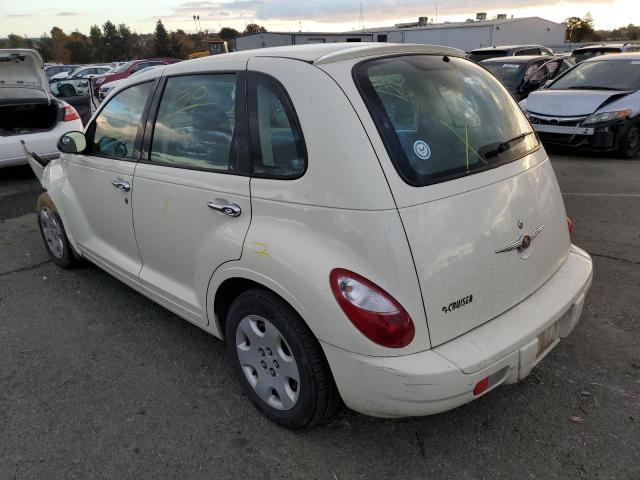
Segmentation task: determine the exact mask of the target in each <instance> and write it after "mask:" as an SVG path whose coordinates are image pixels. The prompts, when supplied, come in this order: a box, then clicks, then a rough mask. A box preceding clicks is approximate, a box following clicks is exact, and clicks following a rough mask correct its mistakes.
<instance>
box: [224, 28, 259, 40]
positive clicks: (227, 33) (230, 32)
mask: <svg viewBox="0 0 640 480" xmlns="http://www.w3.org/2000/svg"><path fill="white" fill-rule="evenodd" d="M247 27H248V25H247ZM265 31H266V30H265ZM238 35H240V32H239V31H238V30H236V29H235V28H230V27H222V28H221V29H220V32H219V33H218V36H219V37H220V38H221V39H222V40H225V41H227V42H231V40H233V39H234V38H236V37H237V36H238Z"/></svg>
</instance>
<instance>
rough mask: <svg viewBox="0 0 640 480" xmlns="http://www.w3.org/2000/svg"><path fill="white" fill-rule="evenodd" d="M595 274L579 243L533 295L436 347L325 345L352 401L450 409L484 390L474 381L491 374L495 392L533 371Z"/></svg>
mask: <svg viewBox="0 0 640 480" xmlns="http://www.w3.org/2000/svg"><path fill="white" fill-rule="evenodd" d="M591 278H592V262H591V258H590V257H589V255H588V254H587V253H586V252H584V251H583V250H581V249H579V248H577V247H572V249H571V252H570V254H569V256H568V257H567V260H566V261H565V263H564V264H563V265H562V267H561V268H560V269H559V270H558V272H556V274H555V275H554V276H553V277H552V278H551V279H550V280H549V281H547V283H545V284H544V285H543V286H542V287H541V288H540V289H538V291H536V292H535V293H534V294H532V295H531V296H529V297H528V298H527V299H526V300H524V301H523V302H521V303H520V304H518V305H516V306H515V307H513V308H512V309H511V310H509V311H507V312H505V313H503V314H502V315H500V316H499V317H497V318H494V319H493V320H491V321H490V322H488V323H486V324H484V325H481V326H480V327H478V328H475V329H474V330H472V331H470V332H468V333H466V334H464V335H461V336H460V337H458V338H456V339H454V340H451V341H449V342H447V343H445V344H442V345H440V346H438V347H436V348H433V349H431V350H427V351H424V352H420V353H416V354H412V355H405V356H400V357H368V356H364V355H359V354H356V353H352V352H348V351H345V350H342V349H339V348H336V347H334V346H332V345H329V344H326V343H323V344H322V347H323V349H324V351H325V354H326V356H327V360H328V361H329V364H330V366H331V370H332V372H333V376H334V379H335V381H336V384H337V386H338V389H339V391H340V394H341V395H342V399H343V400H344V402H345V404H346V405H347V406H348V407H349V408H351V409H353V410H356V411H358V412H361V413H364V414H367V415H372V416H379V417H404V416H418V415H431V414H435V413H440V412H444V411H446V410H450V409H452V408H455V407H458V406H460V405H463V404H465V403H468V402H470V401H472V400H474V399H475V398H478V397H477V396H475V395H474V394H473V389H474V386H475V385H476V384H477V383H478V382H479V381H480V380H482V379H484V378H487V377H488V378H489V388H488V390H486V391H487V392H488V391H490V390H491V389H493V388H495V387H497V386H498V385H501V384H506V383H514V382H517V381H519V380H521V379H523V378H524V377H526V376H527V375H528V374H529V372H530V371H531V369H532V368H533V367H534V366H535V365H536V364H537V363H538V362H539V361H540V360H542V358H544V356H545V355H546V354H547V353H548V352H549V351H550V350H551V349H553V347H555V345H557V343H558V342H559V340H560V339H561V338H563V337H566V336H567V335H569V333H571V331H572V330H573V328H574V327H575V325H576V324H577V323H578V320H579V319H580V316H581V314H582V308H583V305H584V298H585V295H586V293H587V291H588V290H589V287H590V286H591ZM552 325H555V329H556V330H555V331H556V332H557V333H556V336H555V337H554V340H553V341H552V342H551V343H550V344H549V346H548V347H546V348H545V349H544V350H542V351H541V352H540V353H539V342H540V341H541V338H540V337H541V334H543V333H544V332H547V331H548V330H549V328H550V327H551V326H552ZM485 393H486V392H485ZM482 395H484V393H483V394H482Z"/></svg>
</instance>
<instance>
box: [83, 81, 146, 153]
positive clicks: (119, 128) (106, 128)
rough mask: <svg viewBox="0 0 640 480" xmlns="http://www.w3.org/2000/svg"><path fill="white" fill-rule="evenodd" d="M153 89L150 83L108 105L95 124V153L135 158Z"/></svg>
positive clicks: (119, 95)
mask: <svg viewBox="0 0 640 480" xmlns="http://www.w3.org/2000/svg"><path fill="white" fill-rule="evenodd" d="M150 90H151V83H150V82H147V83H142V84H140V85H134V86H133V87H129V88H127V89H126V90H123V91H122V92H120V93H118V94H117V95H116V96H115V97H113V98H112V99H111V100H110V101H109V103H107V105H105V107H104V108H103V109H102V111H101V112H100V114H99V115H98V117H97V118H96V121H95V124H94V125H95V127H94V128H95V129H94V133H93V142H92V148H91V151H92V152H93V153H94V154H97V155H104V156H107V157H115V158H122V159H134V145H135V141H136V135H137V134H138V127H139V125H140V120H141V118H142V113H143V112H144V108H145V105H146V103H147V98H148V96H149V92H150Z"/></svg>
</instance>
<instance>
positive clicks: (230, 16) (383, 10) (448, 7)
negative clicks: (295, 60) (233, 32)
mask: <svg viewBox="0 0 640 480" xmlns="http://www.w3.org/2000/svg"><path fill="white" fill-rule="evenodd" d="M547 1H548V3H547V6H552V5H559V4H562V3H564V0H547ZM600 2H602V0H583V2H582V3H600ZM360 4H361V1H360V0H298V1H291V0H229V1H224V0H209V1H207V0H189V1H186V2H183V3H181V4H179V5H178V6H176V7H174V9H173V11H172V12H171V13H170V14H169V15H164V16H162V18H163V19H165V18H166V19H172V20H184V19H187V18H191V17H192V15H194V14H196V15H200V17H201V18H208V19H216V18H218V19H225V20H234V19H236V20H238V19H257V20H260V21H263V22H264V21H273V20H288V21H292V20H315V21H321V22H337V23H341V22H344V21H345V19H346V18H348V19H354V20H355V19H357V18H358V17H359V15H360ZM362 4H363V6H364V16H365V19H366V20H367V21H384V20H386V19H389V18H409V17H413V16H415V17H416V18H417V17H418V16H421V15H426V16H430V15H432V14H433V13H435V12H434V10H435V3H434V2H425V1H424V0H366V1H364V2H362ZM537 5H539V2H537V1H536V0H470V1H465V0H438V10H439V12H440V14H441V15H453V14H468V15H472V14H473V13H475V12H479V11H480V12H481V11H486V10H490V11H494V12H495V11H496V10H503V11H504V12H505V13H509V9H516V8H524V7H532V6H537ZM156 18H157V17H156Z"/></svg>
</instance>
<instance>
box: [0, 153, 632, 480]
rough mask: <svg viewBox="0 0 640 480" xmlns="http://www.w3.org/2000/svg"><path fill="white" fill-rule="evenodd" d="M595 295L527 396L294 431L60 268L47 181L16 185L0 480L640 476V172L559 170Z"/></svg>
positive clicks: (225, 375) (516, 392) (207, 344)
mask: <svg viewBox="0 0 640 480" xmlns="http://www.w3.org/2000/svg"><path fill="white" fill-rule="evenodd" d="M553 165H554V168H555V170H556V174H557V176H558V180H559V182H560V186H561V189H562V191H563V194H564V199H565V204H566V208H567V213H568V214H569V216H570V217H571V218H572V219H573V221H574V225H575V226H574V233H573V241H574V243H576V244H577V245H579V246H581V247H583V248H585V249H586V250H587V251H588V252H589V253H590V254H591V255H592V257H593V260H594V280H593V286H592V288H591V291H590V293H589V295H588V297H587V300H586V304H585V310H584V314H583V317H582V320H581V322H580V323H579V324H578V326H577V327H576V329H575V331H574V332H573V334H572V335H571V336H570V337H569V338H567V339H565V340H564V341H563V342H561V343H560V345H559V346H558V347H557V348H556V349H555V350H553V351H552V352H551V353H550V354H549V356H547V357H546V359H545V360H544V361H543V362H542V363H541V364H540V365H539V366H538V367H537V368H536V369H534V371H533V373H532V374H531V375H530V376H529V377H528V378H527V379H526V381H524V382H522V383H521V384H517V385H511V386H506V387H501V388H498V389H496V390H494V391H493V392H491V393H489V394H488V395H486V396H484V397H482V398H480V399H479V400H477V401H475V402H472V403H471V404H469V405H466V406H464V407H461V408H458V409H455V410H452V411H450V412H447V413H444V414H441V415H437V416H432V417H424V418H413V419H399V420H385V419H376V418H369V417H365V416H362V415H358V414H356V413H353V412H350V411H347V410H343V411H342V412H341V413H340V415H339V416H338V417H337V418H335V419H334V420H332V421H331V422H330V423H329V424H328V425H322V426H320V427H318V428H316V429H314V430H312V431H309V432H298V433H296V432H291V431H287V430H284V429H281V428H279V427H277V426H275V425H273V424H271V423H270V422H269V421H268V420H266V419H265V418H264V417H263V416H262V415H261V414H260V413H259V412H258V411H257V410H256V409H255V408H254V407H253V406H252V405H251V403H250V401H249V400H248V399H247V398H246V397H245V396H244V394H243V393H242V391H241V388H240V386H239V384H238V382H237V381H236V379H235V377H234V376H233V372H232V370H231V368H230V363H229V362H228V360H227V357H226V351H225V347H224V344H223V342H221V341H219V340H216V339H215V338H213V337H211V336H209V335H208V334H206V333H205V332H203V331H201V330H199V329H198V328H197V327H195V326H193V325H191V324H189V323H188V322H186V321H183V320H181V319H180V318H178V317H176V316H175V315H173V314H172V313H170V312H168V311H167V310H164V309H163V308H161V307H159V306H157V305H156V304H154V303H152V302H151V301H150V300H148V299H146V298H145V297H143V296H142V295H139V294H138V293H136V292H134V291H133V290H131V289H129V288H128V287H126V286H125V285H123V284H122V283H120V282H118V281H117V280H115V279H113V278H112V277H110V276H109V275H108V274H106V273H104V272H102V271H101V270H99V269H98V268H96V267H93V266H91V265H88V264H86V265H84V266H83V267H81V268H78V269H76V270H71V271H68V270H67V271H66V270H62V269H59V268H57V267H56V266H55V265H53V264H52V263H51V262H50V261H49V259H48V257H47V254H46V252H45V249H44V247H43V246H42V244H41V239H40V235H39V232H38V230H37V226H36V215H35V213H33V212H34V210H35V201H36V198H37V196H38V194H39V192H40V188H39V185H38V183H37V181H36V180H35V179H34V178H33V177H32V175H30V171H29V170H28V169H26V168H12V169H4V170H0V478H2V479H10V478H48V479H57V478H60V479H62V478H64V479H73V478H82V479H86V478H109V479H112V478H122V479H125V478H153V479H162V478H193V479H199V478H203V479H204V478H207V479H210V478H216V479H217V478H259V479H276V478H292V479H293V478H295V479H316V478H318V479H330V480H335V479H351V478H362V479H378V478H402V479H411V478H430V479H437V478H447V479H453V478H455V479H479V478H483V479H484V478H486V479H503V478H504V479H514V478H518V479H525V478H526V479H533V478H539V479H556V478H558V479H570V478H571V479H572V478H598V479H638V478H640V463H639V462H638V459H639V458H640V328H639V327H638V322H639V321H640V306H639V305H640V303H639V297H640V161H619V160H611V159H607V158H603V157H588V158H579V157H569V156H555V157H554V158H553Z"/></svg>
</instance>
